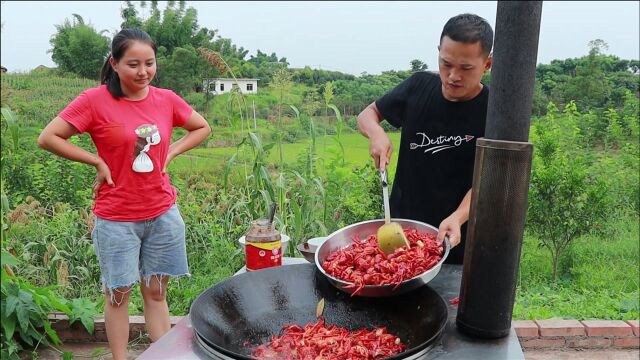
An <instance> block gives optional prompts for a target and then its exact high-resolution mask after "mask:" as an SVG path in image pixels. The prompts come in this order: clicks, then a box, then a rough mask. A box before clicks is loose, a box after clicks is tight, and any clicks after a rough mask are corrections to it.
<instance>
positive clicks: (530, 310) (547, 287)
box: [513, 214, 640, 320]
mask: <svg viewBox="0 0 640 360" xmlns="http://www.w3.org/2000/svg"><path fill="white" fill-rule="evenodd" d="M638 224H639V223H638V219H637V215H630V214H618V215H616V216H614V217H612V218H611V219H610V220H609V221H607V223H605V224H604V230H603V232H604V234H606V235H604V236H603V235H595V234H594V235H586V236H583V237H580V238H578V239H576V240H575V241H574V242H572V243H571V244H570V245H569V247H568V249H567V253H568V254H569V255H570V256H566V257H565V260H566V261H564V266H565V267H566V271H565V272H564V273H563V274H562V275H561V276H560V277H559V279H558V281H555V282H551V283H550V282H549V277H550V276H551V273H552V271H553V269H552V264H551V263H550V262H549V261H547V259H548V257H549V255H548V251H547V249H545V248H541V247H539V241H538V239H537V238H536V237H535V236H532V235H531V234H527V233H525V238H524V245H523V248H522V258H521V262H520V273H519V281H518V287H517V292H516V302H515V306H514V310H513V317H514V319H528V320H533V319H548V318H568V319H579V320H586V319H622V320H630V319H637V318H638V316H639V314H640V300H639V299H640V292H639V288H640V287H639V284H638V279H640V269H639V268H638V258H637V255H635V254H638V252H639V251H640V248H639V246H640V243H639V242H638V231H639V229H638Z"/></svg>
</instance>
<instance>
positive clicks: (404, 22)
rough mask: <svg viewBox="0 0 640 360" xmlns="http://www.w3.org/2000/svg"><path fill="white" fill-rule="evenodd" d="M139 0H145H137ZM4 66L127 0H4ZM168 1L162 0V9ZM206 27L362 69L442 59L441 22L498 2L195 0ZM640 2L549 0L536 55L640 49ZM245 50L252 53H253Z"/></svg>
mask: <svg viewBox="0 0 640 360" xmlns="http://www.w3.org/2000/svg"><path fill="white" fill-rule="evenodd" d="M134 3H135V4H138V3H139V2H138V1H134ZM1 4H2V5H1V6H2V24H3V25H2V39H1V40H2V41H1V46H2V49H1V50H2V52H1V62H2V65H3V66H5V67H7V68H8V69H9V71H27V70H30V69H33V68H34V67H36V66H38V65H41V64H42V65H45V66H55V64H54V63H53V61H52V60H51V54H49V53H47V51H48V50H49V49H50V48H51V45H50V44H49V40H50V38H51V36H52V35H53V34H54V33H55V30H56V29H55V25H56V24H61V23H62V22H63V21H64V19H65V18H69V19H71V18H72V16H71V14H73V13H76V14H79V15H80V16H82V17H83V18H84V20H85V22H86V23H90V24H91V25H93V26H94V27H95V29H96V30H98V31H100V30H103V29H106V30H108V31H109V34H110V36H112V35H113V34H114V33H115V31H117V30H118V29H119V26H120V23H121V22H122V19H121V17H120V9H121V6H123V4H124V2H121V1H111V2H91V1H82V2H71V1H51V2H39V1H20V2H17V1H2V2H1ZM165 5H166V2H162V1H161V2H159V8H160V9H161V10H163V9H164V8H165ZM187 6H191V7H194V8H196V9H197V10H198V21H199V24H200V26H203V27H207V28H210V29H218V31H219V32H218V34H219V35H221V36H222V37H225V38H231V40H232V41H233V43H234V44H236V45H238V46H242V47H244V48H245V49H247V50H249V55H252V54H255V53H256V50H258V49H259V50H261V51H263V52H267V53H269V54H270V53H271V52H276V54H277V55H278V56H279V57H283V56H284V57H286V58H287V59H288V61H289V62H290V64H291V67H303V66H305V65H309V66H311V67H312V68H322V69H327V70H337V71H342V72H347V73H351V74H354V75H359V74H361V73H362V72H367V73H370V74H379V73H380V72H381V71H384V70H392V69H393V70H401V69H408V68H409V62H410V61H411V60H412V59H420V60H422V61H424V62H426V63H427V64H428V66H429V68H430V69H435V68H436V67H437V66H436V64H437V62H436V59H437V49H436V47H437V45H438V40H439V36H440V33H441V31H442V27H443V25H444V24H445V22H446V21H447V19H449V18H450V17H452V16H455V15H457V14H459V13H463V12H472V13H476V14H478V15H480V16H482V17H484V18H485V19H487V21H489V23H490V24H491V26H492V27H494V28H495V18H496V2H495V1H485V2H466V1H460V2H413V1H412V2H391V1H389V2H387V1H377V2H373V1H371V2H366V1H362V2H275V1H264V2H195V1H188V2H187ZM639 11H640V9H639V2H638V1H626V2H623V1H596V2H592V1H584V2H573V1H568V2H555V1H553V2H552V1H546V2H544V4H543V6H542V22H541V26H540V42H539V47H538V63H545V64H547V63H549V62H550V61H551V60H553V59H566V58H573V57H580V56H583V55H586V54H587V52H588V46H587V43H588V42H589V41H590V40H594V39H598V38H599V39H602V40H604V41H605V42H607V43H608V44H609V50H606V51H605V53H607V54H612V55H616V56H618V57H620V58H623V59H638V58H639V56H640V55H639V54H638V53H639V52H640V50H639V43H640V40H639V39H638V34H639V33H640V28H639V27H640V25H639V17H638V14H639ZM247 58H248V57H247Z"/></svg>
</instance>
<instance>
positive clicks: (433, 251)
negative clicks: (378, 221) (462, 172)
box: [322, 229, 444, 296]
mask: <svg viewBox="0 0 640 360" xmlns="http://www.w3.org/2000/svg"><path fill="white" fill-rule="evenodd" d="M403 231H404V234H405V236H406V237H407V240H409V244H410V249H407V248H406V247H402V248H399V249H396V251H395V252H394V253H393V254H391V255H388V256H386V255H385V254H384V253H383V252H382V251H381V250H380V249H379V248H378V243H377V240H376V235H375V234H374V235H370V236H369V237H368V238H367V239H366V240H364V241H361V240H360V239H359V238H357V237H355V238H354V242H353V244H352V245H350V246H348V247H346V248H344V249H340V250H338V251H336V252H334V253H332V254H330V255H329V256H328V257H327V259H326V260H325V261H324V262H323V263H322V267H323V268H324V269H325V271H326V272H327V273H328V274H329V275H331V276H333V277H335V278H338V279H340V280H343V281H346V282H349V283H351V285H350V286H348V287H347V288H349V287H351V288H356V290H355V291H354V292H353V293H352V294H351V295H352V296H355V295H356V294H357V293H358V292H360V291H361V290H362V289H363V288H364V287H365V285H394V284H395V285H396V286H398V285H400V283H402V282H403V281H405V280H408V279H411V278H413V277H414V276H416V275H420V274H422V273H423V272H425V271H427V270H429V269H431V268H432V267H433V266H434V265H435V264H437V263H438V262H439V261H440V259H442V254H443V251H444V245H443V243H438V242H436V235H435V234H426V233H419V232H418V231H417V230H416V229H403Z"/></svg>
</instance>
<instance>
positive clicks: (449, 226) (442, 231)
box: [437, 213, 462, 248]
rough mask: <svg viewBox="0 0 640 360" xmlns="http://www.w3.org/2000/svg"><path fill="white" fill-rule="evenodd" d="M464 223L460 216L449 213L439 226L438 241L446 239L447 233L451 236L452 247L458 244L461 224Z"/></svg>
mask: <svg viewBox="0 0 640 360" xmlns="http://www.w3.org/2000/svg"><path fill="white" fill-rule="evenodd" d="M461 225H462V224H461V223H460V221H459V220H458V217H457V216H456V215H455V213H454V214H451V215H449V217H447V218H446V219H444V220H442V222H441V223H440V226H439V227H438V238H437V241H439V242H440V241H444V237H445V235H448V236H449V242H450V243H451V247H452V248H453V247H454V246H456V245H458V244H459V243H460V238H461V235H460V226H461Z"/></svg>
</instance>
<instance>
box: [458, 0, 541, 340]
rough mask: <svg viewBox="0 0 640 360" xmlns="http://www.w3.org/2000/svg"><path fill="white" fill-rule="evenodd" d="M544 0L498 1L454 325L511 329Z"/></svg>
mask: <svg viewBox="0 0 640 360" xmlns="http://www.w3.org/2000/svg"><path fill="white" fill-rule="evenodd" d="M541 14H542V2H541V1H513V2H512V1H498V6H497V15H496V26H495V42H494V43H495V46H494V52H493V69H492V71H491V85H490V91H489V103H488V109H487V125H486V129H485V137H484V138H480V139H478V141H477V143H476V158H475V167H474V174H473V186H472V196H471V209H470V213H469V223H468V227H467V237H466V241H467V243H466V246H465V255H464V263H463V272H462V283H461V288H460V304H459V306H458V314H457V318H456V324H457V326H458V328H459V329H460V330H461V331H463V332H465V333H467V334H469V335H472V336H477V337H484V338H498V337H503V336H506V335H508V334H509V331H510V328H511V317H512V314H513V303H514V297H515V288H516V280H517V273H518V265H519V260H520V250H521V248H522V237H523V233H524V220H525V217H526V211H527V191H528V186H529V178H530V173H531V158H532V152H533V147H532V145H531V144H530V143H528V142H527V141H528V138H529V125H530V118H531V108H532V98H533V89H534V81H535V70H536V60H537V52H538V35H539V32H540V18H541Z"/></svg>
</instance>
